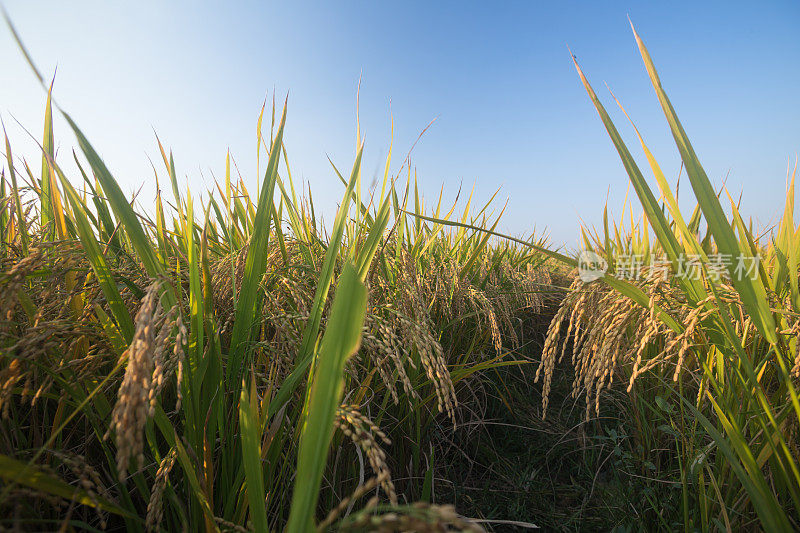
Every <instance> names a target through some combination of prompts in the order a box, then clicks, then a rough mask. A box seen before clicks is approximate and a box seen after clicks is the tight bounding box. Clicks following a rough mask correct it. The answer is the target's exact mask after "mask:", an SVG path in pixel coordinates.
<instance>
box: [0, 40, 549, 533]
mask: <svg viewBox="0 0 800 533" xmlns="http://www.w3.org/2000/svg"><path fill="white" fill-rule="evenodd" d="M15 35H16V34H15ZM22 50H23V53H24V48H23V49H22ZM31 65H33V62H32V61H31ZM36 74H37V76H39V78H40V80H43V78H42V77H41V76H40V75H39V73H38V71H37V72H36ZM53 113H61V115H62V116H63V117H64V118H65V120H66V122H67V124H68V125H69V127H70V129H71V133H72V134H73V135H74V136H75V139H76V141H77V144H78V146H79V147H80V153H79V154H72V155H73V159H74V162H75V164H76V168H77V169H78V174H79V175H77V176H67V175H66V174H65V171H64V169H63V167H62V165H61V163H60V161H59V160H60V159H61V158H60V157H57V154H56V153H55V152H54V148H53V147H54V131H53V120H52V118H53ZM265 119H267V120H269V121H270V123H271V124H272V127H271V128H270V131H269V136H267V135H264V134H262V132H261V128H260V126H261V124H262V122H264V121H265ZM258 124H259V134H258V139H257V140H258V146H259V154H258V157H259V160H261V158H262V156H264V159H265V160H266V161H267V163H266V168H265V170H264V172H263V176H261V177H260V179H259V182H258V184H257V187H256V190H257V194H256V195H252V194H251V192H250V191H249V190H248V188H247V186H246V185H245V181H244V178H241V177H239V178H235V177H234V176H233V175H232V173H231V165H230V154H228V155H227V156H226V157H225V164H226V165H225V168H226V172H225V176H224V180H220V182H218V183H216V184H215V189H214V190H211V191H208V193H207V194H206V195H204V196H203V198H205V200H204V201H203V202H202V203H199V202H198V200H197V198H198V197H197V196H196V195H195V194H193V193H192V191H190V190H183V189H182V188H181V187H180V186H179V185H178V180H177V178H176V176H177V171H176V168H177V163H176V159H175V158H174V157H173V154H172V153H171V152H169V151H167V150H166V149H165V148H164V147H163V146H162V145H161V143H160V142H158V147H159V150H160V153H161V155H162V159H163V164H164V167H163V170H162V171H161V173H159V175H158V176H157V179H158V180H159V183H165V184H168V188H169V189H171V191H170V192H171V198H170V199H169V200H167V199H166V198H165V197H164V193H163V191H162V190H161V189H160V188H159V190H158V194H157V197H156V201H155V208H154V210H153V211H152V212H148V211H147V210H145V209H140V208H138V207H137V204H136V201H135V200H132V199H131V198H130V197H128V196H126V194H125V193H124V191H123V190H122V189H121V187H120V185H119V184H118V183H117V181H116V180H115V179H114V177H113V176H112V174H111V173H110V172H109V170H108V168H107V167H106V165H105V163H104V162H103V160H102V159H101V158H100V156H99V155H98V154H97V152H96V151H95V149H94V148H93V147H92V144H91V143H90V141H89V140H88V139H87V138H86V137H85V136H84V135H83V133H82V132H81V130H80V128H79V127H78V125H77V123H76V121H73V119H72V117H70V115H68V114H67V113H66V112H63V111H62V110H60V109H59V108H57V107H56V106H55V100H54V99H53V98H52V84H51V85H50V90H49V91H48V92H47V102H46V106H45V122H44V132H43V136H42V139H43V140H42V141H41V143H40V145H39V146H40V148H41V153H42V165H41V172H40V173H36V172H34V171H33V170H32V169H31V165H29V164H28V162H27V161H23V160H20V159H18V158H16V157H15V156H14V152H13V151H12V147H11V143H10V142H9V140H8V137H7V136H6V137H5V168H4V172H3V179H2V181H1V183H2V187H3V189H2V197H3V198H2V204H1V205H0V215H1V216H2V217H3V220H2V222H3V228H4V233H3V239H2V251H1V252H0V253H1V254H2V256H1V258H0V262H1V263H2V268H1V269H0V271H1V272H2V274H1V275H0V276H1V277H0V283H2V291H0V293H1V294H2V297H0V302H2V303H1V304H0V306H2V316H3V319H2V320H3V321H2V326H1V328H2V331H1V332H0V346H1V348H0V375H1V376H2V379H0V381H1V382H2V384H3V385H2V391H0V411H1V412H2V417H3V418H2V420H3V422H2V444H0V478H1V479H2V480H3V481H2V485H0V509H2V510H3V511H4V512H3V517H2V518H0V523H2V524H3V527H16V528H22V529H48V528H51V527H66V528H73V529H74V528H77V529H89V530H94V529H97V528H109V529H119V528H121V527H124V528H125V529H127V530H132V531H156V530H177V529H182V528H186V527H188V528H189V529H205V530H209V531H221V530H235V531H250V530H252V531H267V530H279V529H284V528H285V529H286V530H288V531H309V530H315V529H317V528H319V529H325V528H328V527H340V526H341V527H350V528H351V529H354V530H356V529H363V528H368V529H369V528H371V527H372V526H370V524H373V525H375V524H384V525H385V527H386V528H392V527H394V525H397V527H414V528H415V529H418V530H422V529H423V526H424V525H426V524H427V527H430V528H431V530H439V529H438V528H442V527H450V526H452V527H453V528H456V529H459V530H480V529H481V528H480V526H478V525H477V524H474V523H472V522H470V521H469V520H468V519H465V518H464V517H461V516H460V515H458V514H457V513H456V512H455V511H454V510H453V509H452V508H451V507H447V506H440V505H432V504H415V503H414V502H415V501H416V500H418V499H420V498H428V497H429V495H428V492H429V489H426V488H425V484H424V483H423V482H421V481H419V480H423V479H425V477H426V475H427V476H430V475H432V471H433V470H432V469H433V468H434V466H433V464H432V461H431V459H432V458H431V457H429V456H428V455H429V454H430V453H431V452H430V450H431V448H430V442H431V441H430V438H429V437H428V431H429V429H430V428H431V427H433V426H436V427H441V428H442V430H446V428H447V427H450V428H452V427H453V425H454V424H458V423H459V419H460V418H461V417H462V416H463V414H462V412H461V410H460V407H459V406H460V396H462V395H463V390H462V387H461V384H462V383H466V382H468V381H469V380H470V379H472V378H473V377H474V376H475V375H477V374H479V373H481V372H485V371H488V370H490V369H492V368H496V367H498V366H503V365H514V364H521V363H522V361H518V360H516V359H515V358H514V357H513V354H511V352H510V350H511V348H513V346H514V343H515V342H516V341H515V337H514V327H515V325H514V323H513V320H512V314H513V313H514V312H516V311H517V310H519V309H524V308H530V309H537V308H538V307H540V306H541V305H542V302H543V297H542V296H541V292H542V290H544V289H545V288H546V287H547V285H548V284H549V274H548V269H547V268H545V266H544V262H545V259H544V258H543V257H542V256H539V255H537V254H530V253H527V252H520V251H519V250H515V249H512V248H509V247H508V246H506V245H504V244H502V243H492V242H489V240H488V239H487V238H486V237H485V236H484V235H482V234H480V233H477V232H474V231H463V230H460V231H457V232H449V231H445V227H444V226H443V225H441V224H432V223H427V222H422V221H421V220H420V219H418V218H416V217H414V216H413V215H410V214H409V213H408V210H412V212H413V213H420V214H421V213H422V212H424V210H425V206H424V201H423V199H422V197H421V196H420V195H419V193H418V188H417V183H416V180H415V179H412V170H411V168H410V167H409V165H408V164H407V161H404V162H403V164H402V165H401V166H400V168H399V169H398V170H396V171H394V172H391V171H390V169H391V165H392V160H391V151H390V152H389V156H388V157H387V160H386V165H385V172H384V176H383V180H382V183H381V186H380V190H378V189H377V188H376V189H374V190H370V191H362V186H361V159H362V153H363V145H362V143H361V142H360V141H359V144H358V147H357V148H358V150H357V155H356V158H355V161H354V162H353V164H352V166H351V170H350V171H349V173H348V174H343V173H341V172H340V171H339V169H337V168H336V167H332V169H331V172H332V173H333V174H335V175H337V176H338V177H339V178H341V180H342V182H343V184H344V193H343V197H342V200H341V203H340V207H339V210H338V212H337V214H336V217H335V219H334V220H333V223H332V225H331V227H330V228H329V229H326V228H324V227H322V226H321V224H320V222H319V221H318V219H317V218H316V216H315V210H314V205H313V202H312V201H311V199H310V197H309V198H298V196H297V194H296V192H295V186H294V183H293V181H292V178H291V170H290V166H289V163H288V161H287V159H286V155H287V150H286V147H285V146H284V144H283V133H284V129H285V127H286V124H287V104H284V106H283V109H282V111H280V110H279V109H278V108H277V107H276V105H275V102H274V100H273V105H272V109H271V110H270V109H269V108H267V107H266V106H264V107H262V110H261V114H260V116H259V117H258ZM223 155H224V154H223ZM166 196H170V193H167V194H166ZM412 202H413V205H412ZM443 204H444V198H443V195H440V197H439V198H438V200H437V207H436V209H435V211H433V214H434V215H436V216H441V215H442V213H443V210H444V207H443ZM471 205H472V203H471V201H470V202H467V206H466V208H465V209H464V211H463V213H462V214H461V215H460V220H462V221H464V222H465V223H466V222H469V223H477V224H480V225H484V224H489V223H490V220H492V219H493V218H494V219H496V218H497V217H496V216H495V217H493V218H490V212H491V211H492V209H493V208H492V207H491V205H490V203H487V204H485V205H483V206H481V207H480V209H478V210H477V211H473V210H472V209H471V207H470V206H471ZM454 209H455V204H454V207H453V209H450V212H449V213H448V214H447V216H452V214H453V212H454ZM365 458H366V459H365ZM398 474H399V477H400V478H401V479H403V481H395V478H396V477H398ZM392 524H394V525H392ZM448 524H450V526H448Z"/></svg>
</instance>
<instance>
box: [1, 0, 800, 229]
mask: <svg viewBox="0 0 800 533" xmlns="http://www.w3.org/2000/svg"><path fill="white" fill-rule="evenodd" d="M497 4H498V5H495V3H493V2H479V3H472V2H463V1H462V2H418V3H410V2H328V3H325V4H322V3H320V4H306V3H300V2H282V3H276V2H263V3H262V2H258V3H256V2H221V1H219V2H188V1H171V2H155V1H140V2H134V3H128V4H124V5H123V3H121V2H104V1H93V2H61V1H41V2H33V1H28V0H25V1H23V0H17V1H14V0H8V1H5V2H4V5H5V7H6V9H7V10H8V12H9V14H10V16H11V18H12V20H13V22H14V23H15V25H16V27H17V30H18V31H19V33H20V34H21V36H22V38H23V40H24V42H25V43H26V45H27V46H28V48H29V51H30V52H31V55H32V56H33V58H34V60H35V61H36V62H37V64H38V66H39V67H40V69H41V70H42V71H43V72H44V73H49V75H52V72H53V70H54V68H55V66H56V65H58V75H57V77H56V82H55V96H56V99H57V101H58V102H59V103H60V104H61V105H62V106H63V107H64V108H65V109H66V110H67V111H68V112H70V113H71V114H72V116H73V117H74V118H75V119H76V120H77V122H78V124H79V125H81V127H82V128H83V130H84V132H85V133H86V134H87V135H88V137H89V138H90V140H91V141H92V142H93V143H94V144H95V146H96V148H98V150H99V151H100V152H101V154H102V156H103V157H104V159H105V160H106V163H107V164H108V166H109V167H110V168H111V169H112V171H113V172H114V173H115V175H116V177H117V179H118V180H119V181H120V182H121V183H122V184H123V189H124V190H126V191H133V190H134V189H135V188H138V187H139V186H141V185H142V184H144V186H145V188H144V191H143V193H142V198H143V199H145V200H146V199H148V198H152V191H153V188H154V184H153V178H152V170H151V168H150V163H149V162H148V159H147V156H148V155H149V156H150V157H151V158H152V159H153V160H154V161H155V162H159V159H158V151H157V146H156V143H155V138H154V135H153V129H155V130H156V131H157V133H158V134H159V136H160V137H161V139H162V141H163V142H164V143H165V144H166V145H168V146H169V147H171V148H172V149H173V150H174V153H175V158H176V164H177V168H178V173H179V175H180V176H181V177H183V178H184V179H186V180H188V182H189V183H190V185H192V187H193V190H197V191H198V192H199V190H200V189H202V188H204V187H203V184H205V185H206V186H207V185H208V184H210V182H211V178H210V174H211V172H212V171H213V172H214V173H215V174H216V175H217V176H219V175H221V174H222V172H223V170H224V157H225V150H226V148H227V147H230V149H231V151H232V153H233V155H234V157H235V158H236V160H237V161H238V163H239V168H240V169H241V170H242V172H243V174H244V177H245V181H246V183H247V184H248V185H249V186H250V187H253V188H255V183H256V179H257V177H256V176H255V142H256V141H255V124H256V119H257V115H258V110H259V108H260V106H261V102H262V101H263V99H264V96H265V94H269V95H270V97H271V95H272V93H273V91H275V92H276V93H277V95H278V97H279V99H280V100H282V99H283V96H285V95H286V93H287V92H288V93H289V113H288V122H287V130H286V144H287V148H288V151H289V157H290V163H291V165H292V172H293V175H294V177H295V180H296V181H299V180H300V179H302V180H304V181H306V182H308V183H310V186H311V190H312V192H313V194H314V198H315V204H316V205H317V206H318V208H319V209H320V210H322V211H323V212H324V213H326V214H327V216H326V217H327V220H329V221H330V220H331V219H332V215H331V213H332V212H333V209H334V208H335V206H336V203H337V202H338V200H339V198H340V196H341V193H342V187H341V185H340V183H339V181H338V179H337V178H336V177H335V176H334V174H333V172H332V171H331V169H330V166H329V164H328V162H327V159H326V155H330V157H331V158H332V159H333V161H334V162H335V163H336V164H337V165H338V166H340V167H343V168H345V169H349V167H350V165H351V164H352V159H353V155H354V150H355V101H356V87H357V84H358V79H359V75H360V74H361V73H363V81H362V86H361V125H362V131H363V132H364V133H365V135H366V152H365V164H364V170H365V172H364V175H365V178H366V179H370V178H371V176H372V175H373V174H375V173H377V172H378V169H379V168H381V165H382V161H383V158H384V157H385V153H386V149H387V147H388V141H389V116H390V112H391V114H392V115H393V116H394V121H395V152H394V153H395V161H396V162H397V163H399V162H400V160H401V159H402V157H403V156H404V155H405V153H406V152H407V150H408V148H409V147H410V146H411V144H412V143H413V141H414V140H415V139H416V137H417V135H418V133H419V132H420V130H421V129H422V128H424V127H425V125H427V124H428V122H430V121H431V120H432V119H434V118H436V117H438V119H437V121H436V123H435V124H434V126H433V127H432V128H431V129H430V130H429V131H428V133H427V134H426V135H425V136H424V138H423V139H422V141H421V142H420V144H419V145H418V146H417V148H416V149H415V151H414V153H413V166H414V167H415V168H416V169H417V172H418V177H419V179H420V182H421V184H422V186H423V189H424V191H425V193H426V196H427V197H428V201H429V202H432V201H433V199H434V198H433V197H434V195H435V194H436V193H437V192H438V190H439V188H440V187H441V186H442V185H444V188H445V193H446V194H447V195H448V197H449V198H451V199H452V198H453V197H454V196H455V193H456V191H457V189H458V187H459V184H460V183H462V182H463V184H464V187H465V188H466V189H469V188H471V187H472V186H473V184H474V185H475V189H476V195H477V198H478V199H484V198H488V196H489V195H490V194H491V193H492V192H493V191H494V190H495V189H496V188H498V187H502V190H501V193H500V197H502V198H503V199H505V198H506V197H508V198H509V199H510V201H509V205H508V210H507V214H506V216H505V218H504V220H503V222H502V223H501V228H502V229H504V230H505V231H508V232H510V233H514V234H525V233H528V232H530V231H531V230H532V229H533V227H534V225H536V227H537V228H539V229H542V228H543V227H545V226H546V227H547V228H548V230H549V232H550V234H551V236H552V240H553V241H554V242H555V243H568V244H569V245H574V244H576V243H577V236H578V233H577V232H578V224H579V220H580V219H581V218H582V219H583V220H585V221H587V222H589V223H594V224H596V223H598V222H599V221H600V217H601V214H602V208H603V204H604V200H605V197H606V194H607V191H608V190H609V188H610V207H611V208H612V209H616V210H617V211H618V210H619V206H620V204H621V202H622V199H623V197H624V195H625V191H626V188H627V177H626V175H625V173H624V170H623V168H622V165H621V164H620V162H619V160H618V158H617V155H616V153H615V151H614V149H613V147H612V146H611V143H610V141H609V140H608V138H607V136H606V134H605V132H604V130H603V128H602V126H601V124H600V122H599V120H598V118H597V115H596V113H595V111H594V110H593V108H592V106H591V104H590V103H589V101H588V99H587V97H586V93H585V91H584V89H583V88H582V86H581V85H580V83H579V81H578V78H577V76H576V74H575V71H574V68H573V66H572V63H571V61H570V58H569V54H568V52H567V48H566V46H567V45H569V46H570V47H571V49H572V51H573V52H574V53H575V55H576V56H577V57H578V60H579V61H580V63H581V65H582V67H583V68H584V71H585V72H586V74H587V76H588V77H589V79H590V81H591V82H592V83H593V84H594V85H595V89H596V90H597V91H598V93H599V94H600V95H601V97H602V98H603V99H604V101H605V103H606V104H607V105H608V107H609V110H610V111H611V112H612V116H613V117H614V118H615V119H616V120H617V124H618V126H619V127H620V129H621V130H622V132H623V134H624V135H626V138H627V139H629V140H630V146H631V147H632V148H637V145H636V144H635V137H632V131H631V128H630V126H629V125H628V124H627V123H626V122H625V121H624V117H622V116H621V113H619V112H618V110H617V109H616V107H615V106H614V105H613V100H611V98H610V96H609V95H608V92H607V91H606V90H605V87H604V85H603V83H604V82H606V83H608V84H609V86H610V87H611V88H612V90H614V92H615V94H616V95H617V96H618V97H619V98H620V99H621V101H622V102H623V104H624V105H625V106H626V108H627V109H628V111H629V113H630V114H631V116H632V117H633V118H634V120H635V121H636V122H637V124H638V125H639V126H640V129H641V130H642V132H643V134H644V135H645V138H646V139H647V140H648V141H649V143H650V145H651V148H652V149H653V151H654V153H655V155H656V156H657V157H658V158H659V160H660V161H661V163H662V166H663V167H664V170H665V172H666V173H667V175H668V177H670V178H671V179H672V180H673V181H674V179H675V177H676V176H677V171H678V164H679V162H678V159H677V156H676V151H675V148H674V146H673V145H672V144H671V143H672V141H671V137H670V135H669V131H668V129H667V126H666V123H665V121H664V119H663V117H662V115H661V114H660V113H661V111H660V108H659V106H658V103H657V101H656V99H655V96H654V95H653V91H652V88H651V86H650V85H649V82H648V79H647V77H646V73H645V71H644V68H643V66H642V63H641V59H640V58H639V56H638V52H637V50H636V46H635V43H634V40H633V37H632V35H631V31H630V28H629V26H628V21H627V15H630V17H631V19H632V20H633V22H634V23H635V24H636V26H637V29H638V30H639V32H640V34H641V35H642V37H643V38H644V40H645V42H646V43H647V45H648V47H649V49H650V52H651V54H652V55H653V57H654V59H655V61H656V65H657V67H658V68H659V71H660V74H661V78H662V81H663V82H664V84H665V87H666V89H667V92H668V94H669V95H670V97H671V99H672V101H673V104H674V105H675V107H676V109H677V111H678V113H679V116H680V117H681V119H682V121H683V123H684V126H685V128H686V130H687V132H688V133H689V135H690V137H691V139H692V140H693V142H694V145H695V149H696V150H697V152H698V154H699V155H700V157H701V160H702V162H703V163H704V166H705V168H706V170H707V172H708V174H709V176H710V177H711V178H712V179H713V180H715V182H717V183H720V182H721V180H722V178H723V176H725V175H726V174H728V173H730V174H729V178H728V182H727V183H728V185H729V187H730V188H731V189H732V190H733V191H735V192H738V191H740V190H743V192H744V198H745V201H744V212H745V213H747V214H751V215H753V216H754V218H755V219H756V221H757V223H760V224H768V223H769V222H770V221H774V210H775V209H776V208H777V207H779V206H780V204H781V202H782V198H783V194H784V188H785V180H786V166H787V159H788V158H790V157H791V158H792V160H794V157H795V155H796V154H797V153H798V150H800V105H799V102H798V94H799V93H798V89H799V88H800V30H798V28H800V3H798V2H796V1H792V2H788V1H787V2H765V3H761V2H758V3H757V2H731V1H727V2H644V1H638V2H611V1H596V0H595V1H589V2H571V1H563V2H555V1H550V2H534V1H530V2H518V3H497ZM334 5H335V6H337V7H333V6H334ZM0 65H2V82H0V114H1V115H2V117H3V118H4V120H5V122H6V127H7V128H8V129H9V134H10V137H11V138H12V140H13V142H14V144H15V146H17V147H18V148H17V151H18V152H19V153H20V154H24V155H26V156H28V157H32V156H34V155H35V150H34V148H35V147H34V146H33V144H32V142H31V141H30V140H28V139H27V138H26V136H25V134H24V132H23V131H22V129H21V128H20V127H19V126H18V125H17V124H16V123H15V122H14V120H13V119H12V118H11V117H12V116H13V117H16V118H17V119H18V120H19V121H20V122H21V123H22V124H23V125H25V126H26V127H27V128H29V129H30V130H31V131H33V132H34V133H35V134H36V136H37V137H39V136H40V135H41V127H42V114H43V106H44V100H45V99H44V94H43V92H42V90H41V88H40V87H39V86H38V84H37V82H36V81H35V78H34V76H33V75H32V73H31V72H30V70H29V68H28V67H27V65H26V64H25V62H24V60H23V58H22V56H21V54H20V53H19V51H18V50H17V48H16V46H15V45H14V43H13V40H12V38H11V35H10V32H9V31H8V29H7V28H6V27H5V26H3V27H2V28H0ZM601 89H602V90H601ZM56 138H57V143H58V146H59V148H60V153H59V161H67V160H68V159H69V158H70V157H71V156H70V154H69V150H70V149H71V146H72V145H73V138H72V136H71V135H70V134H69V132H68V131H67V128H66V126H65V124H64V123H63V122H61V121H59V122H57V123H56ZM634 153H635V155H636V156H637V157H638V158H639V160H640V162H641V163H642V164H643V167H644V166H646V165H644V161H643V158H641V157H640V156H641V153H640V150H638V149H636V150H634ZM159 168H160V167H159ZM685 190H686V189H684V191H685ZM684 196H685V195H684Z"/></svg>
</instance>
